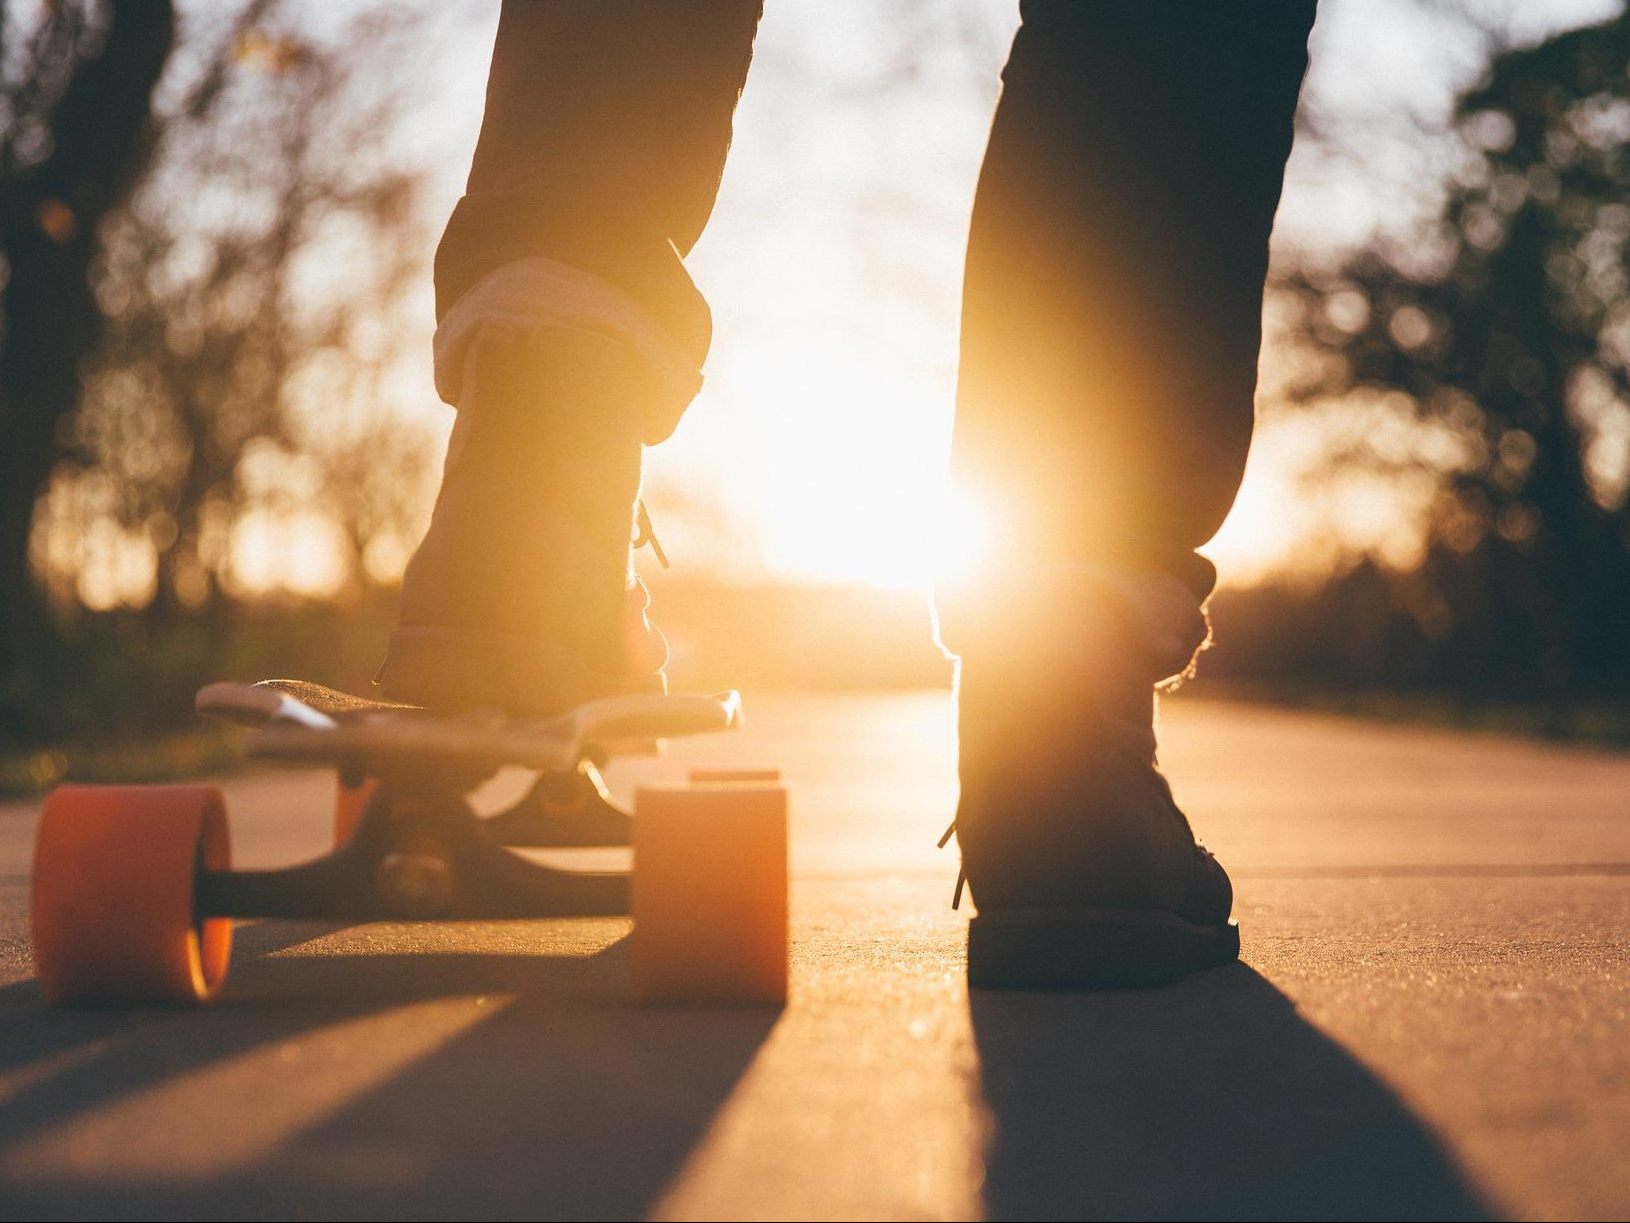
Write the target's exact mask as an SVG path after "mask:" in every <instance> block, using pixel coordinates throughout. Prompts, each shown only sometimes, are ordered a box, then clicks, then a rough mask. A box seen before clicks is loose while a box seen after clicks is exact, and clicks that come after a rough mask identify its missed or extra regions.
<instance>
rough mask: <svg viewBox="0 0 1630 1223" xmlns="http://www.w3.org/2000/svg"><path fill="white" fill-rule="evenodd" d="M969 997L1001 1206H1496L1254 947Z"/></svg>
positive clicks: (1020, 1210)
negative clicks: (1241, 956) (1223, 962)
mask: <svg viewBox="0 0 1630 1223" xmlns="http://www.w3.org/2000/svg"><path fill="white" fill-rule="evenodd" d="M969 1006H970V1009H971V1011H972V1018H973V1030H974V1039H975V1041H976V1044H977V1047H978V1050H979V1066H980V1077H981V1080H982V1087H983V1092H984V1098H985V1101H986V1103H987V1105H988V1107H989V1109H990V1112H991V1115H992V1119H993V1121H994V1125H995V1132H994V1134H993V1136H992V1140H991V1143H990V1146H989V1148H988V1150H987V1152H986V1182H985V1200H986V1204H987V1207H988V1209H989V1212H990V1215H991V1217H992V1218H997V1219H1082V1218H1089V1219H1090V1218H1129V1219H1131V1218H1167V1219H1213V1218H1215V1219H1229V1218H1255V1219H1262V1218H1284V1219H1465V1218H1490V1217H1492V1216H1493V1215H1494V1214H1495V1211H1494V1208H1493V1207H1492V1206H1491V1205H1490V1204H1489V1203H1488V1202H1486V1201H1483V1200H1482V1199H1481V1198H1480V1197H1479V1196H1478V1195H1477V1193H1476V1192H1475V1191H1474V1190H1473V1189H1472V1188H1471V1187H1470V1186H1469V1185H1468V1184H1467V1182H1466V1181H1465V1180H1464V1179H1463V1177H1462V1176H1461V1174H1460V1173H1459V1172H1458V1170H1457V1169H1456V1168H1455V1165H1454V1163H1453V1162H1452V1160H1451V1159H1450V1158H1449V1156H1448V1155H1447V1153H1446V1152H1445V1151H1444V1150H1443V1148H1442V1147H1441V1145H1440V1144H1439V1143H1438V1142H1437V1140H1436V1139H1435V1138H1434V1137H1433V1136H1432V1134H1431V1132H1430V1131H1429V1130H1428V1129H1427V1128H1426V1127H1425V1126H1424V1125H1423V1124H1422V1123H1421V1122H1420V1121H1419V1120H1417V1119H1416V1118H1415V1117H1414V1116H1413V1115H1412V1114H1411V1113H1410V1111H1409V1110H1408V1109H1407V1108H1406V1107H1405V1106H1404V1104H1403V1103H1402V1102H1401V1101H1400V1100H1399V1099H1398V1098H1397V1097H1396V1096H1395V1095H1393V1093H1392V1092H1391V1091H1389V1090H1388V1089H1387V1087H1385V1086H1384V1085H1383V1084H1382V1083H1381V1082H1380V1081H1378V1080H1377V1079H1376V1078H1375V1077H1374V1076H1373V1075H1371V1074H1370V1073H1369V1072H1368V1071H1367V1070H1365V1069H1364V1067H1363V1066H1361V1065H1360V1064H1359V1063H1358V1062H1357V1061H1355V1060H1354V1059H1353V1058H1352V1057H1351V1056H1350V1055H1349V1054H1347V1053H1346V1052H1345V1051H1343V1050H1342V1049H1341V1048H1340V1047H1339V1046H1338V1045H1336V1044H1335V1043H1334V1042H1333V1041H1331V1040H1330V1039H1329V1038H1327V1037H1325V1036H1324V1035H1322V1034H1321V1033H1320V1032H1319V1031H1318V1030H1317V1029H1315V1028H1314V1027H1313V1026H1312V1025H1310V1024H1308V1023H1306V1022H1305V1021H1303V1020H1302V1019H1301V1018H1300V1017H1299V1016H1298V1015H1297V1013H1296V1009H1295V1007H1294V1005H1293V1004H1292V1003H1291V1002H1290V1000H1289V999H1288V998H1286V997H1285V996H1284V995H1283V994H1281V993H1280V992H1279V991H1278V990H1277V989H1275V988H1274V987H1273V986H1272V985H1270V984H1269V983H1268V982H1267V981H1265V980H1264V979H1263V978H1262V977H1260V976H1259V975H1257V974H1256V973H1255V972H1253V971H1252V970H1251V969H1249V968H1247V967H1245V966H1244V965H1243V964H1236V965H1233V966H1231V967H1229V968H1225V969H1218V970H1216V971H1214V972H1209V973H1202V974H1200V975H1198V976H1196V977H1193V978H1190V979H1189V980H1188V981H1186V982H1183V983H1182V984H1180V985H1177V986H1173V987H1170V988H1167V989H1164V990H1150V991H1127V992H1115V993H1103V994H1086V995H1081V994H1075V995H1070V994H1036V993H1017V994H1014V993H1007V994H1004V993H991V992H984V991H975V992H974V993H973V994H972V995H971V996H970V1002H969Z"/></svg>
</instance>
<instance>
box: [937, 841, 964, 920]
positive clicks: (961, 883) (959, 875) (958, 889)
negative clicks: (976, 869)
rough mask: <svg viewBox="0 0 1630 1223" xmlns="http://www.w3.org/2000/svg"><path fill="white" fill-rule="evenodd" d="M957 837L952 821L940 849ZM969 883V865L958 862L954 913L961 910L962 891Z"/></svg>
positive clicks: (952, 903)
mask: <svg viewBox="0 0 1630 1223" xmlns="http://www.w3.org/2000/svg"><path fill="white" fill-rule="evenodd" d="M955 835H956V821H955V820H952V821H951V822H950V823H949V824H947V825H946V827H945V832H944V833H943V834H942V835H941V836H940V839H939V846H938V847H939V848H940V849H944V848H945V847H946V846H947V845H948V844H950V842H951V838H952V837H954V836H955ZM967 882H968V868H967V865H966V864H965V863H963V862H961V861H960V860H959V861H958V862H957V867H956V890H955V891H954V892H952V893H951V912H953V913H955V912H956V911H957V910H958V909H960V908H961V907H962V889H963V887H964V886H966V885H967Z"/></svg>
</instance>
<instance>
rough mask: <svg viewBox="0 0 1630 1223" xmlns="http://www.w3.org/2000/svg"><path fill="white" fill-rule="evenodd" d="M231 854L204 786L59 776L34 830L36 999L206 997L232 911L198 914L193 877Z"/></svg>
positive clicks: (219, 976) (225, 954)
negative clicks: (105, 782) (97, 782)
mask: <svg viewBox="0 0 1630 1223" xmlns="http://www.w3.org/2000/svg"><path fill="white" fill-rule="evenodd" d="M230 865H231V852H230V846H229V843H228V839H227V826H226V808H225V806H224V805H223V804H222V801H221V792H220V791H219V790H218V789H216V788H215V787H214V786H58V787H57V788H56V789H55V790H53V791H52V792H51V794H50V796H49V797H47V798H46V800H45V808H44V810H43V811H42V812H41V813H40V829H39V833H38V835H37V836H36V838H35V841H34V891H33V899H32V915H31V916H32V925H33V936H34V964H35V968H36V970H37V971H38V973H39V978H40V989H41V990H42V991H43V992H44V994H45V996H46V998H47V999H48V1000H49V1001H51V1002H57V1003H78V1002H202V1001H204V1000H206V999H208V998H209V997H211V996H212V995H213V994H214V993H215V992H216V991H217V990H218V989H220V987H221V983H222V982H223V981H224V980H225V979H226V966H227V960H228V958H229V957H230V956H231V952H232V922H231V919H230V918H224V917H211V918H206V919H205V920H203V921H199V920H198V919H197V915H196V913H195V912H194V903H193V893H194V880H195V877H196V873H197V871H198V870H199V869H200V868H205V869H208V870H226V869H228V867H230Z"/></svg>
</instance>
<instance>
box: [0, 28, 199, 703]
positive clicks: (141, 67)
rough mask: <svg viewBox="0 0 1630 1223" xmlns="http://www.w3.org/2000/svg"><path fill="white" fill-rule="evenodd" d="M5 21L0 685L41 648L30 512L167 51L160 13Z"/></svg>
mask: <svg viewBox="0 0 1630 1223" xmlns="http://www.w3.org/2000/svg"><path fill="white" fill-rule="evenodd" d="M16 7H18V6H13V5H6V6H5V7H4V8H0V256H3V258H4V261H5V268H4V271H5V288H4V292H3V296H0V311H3V319H0V323H3V331H0V422H3V426H0V427H3V429H4V439H5V445H4V447H0V671H3V672H4V673H7V674H9V673H10V671H11V669H12V668H13V667H15V666H16V665H18V664H19V663H20V660H22V659H24V658H26V657H28V654H29V652H30V650H31V649H32V648H33V647H35V646H37V644H38V642H37V638H38V635H39V632H40V628H41V623H42V609H41V606H40V600H39V598H38V595H37V592H36V590H35V587H34V584H33V582H32V580H31V579H30V574H29V556H28V546H29V532H30V524H31V522H32V519H33V512H34V504H35V501H36V499H37V498H38V497H39V495H40V493H41V491H42V490H43V488H44V486H45V483H46V480H47V478H48V477H49V474H50V471H51V464H52V462H53V460H54V459H55V457H56V452H57V427H58V424H59V423H60V422H61V421H62V420H63V419H64V418H65V417H66V416H67V415H68V414H69V413H70V412H72V411H73V409H74V406H75V405H76V404H77V402H78V399H79V395H78V378H79V363H80V361H81V360H82V359H83V358H84V357H85V356H86V355H87V354H88V353H89V352H90V351H91V350H92V349H93V348H94V347H95V345H96V343H97V341H98V338H99V334H100V329H99V323H100V314H99V311H98V310H97V308H96V305H95V302H94V299H93V295H92V290H91V286H90V283H89V271H90V266H91V263H92V262H93V260H94V258H95V255H96V249H97V230H98V227H99V226H100V224H101V223H102V221H103V219H104V218H105V217H106V216H107V215H108V214H109V213H110V212H112V211H113V210H115V209H117V208H118V207H119V206H120V205H121V204H123V203H124V201H125V200H126V198H127V197H128V195H129V193H130V191H131V189H132V188H133V186H134V185H135V183H136V181H137V179H138V178H139V177H140V175H141V173H142V171H143V169H144V168H145V167H146V165H147V163H148V160H149V158H150V156H151V152H152V146H153V140H152V135H153V133H152V125H151V114H152V99H153V93H154V90H155V88H156V86H157V84H158V80H159V76H160V74H161V73H162V71H163V69H164V65H165V63H166V62H167V61H168V59H169V57H170V53H171V50H172V48H173V46H174V42H175V17H174V13H173V11H172V7H171V5H170V4H169V3H167V2H166V0H135V2H133V3H125V4H109V3H97V2H96V0H77V2H76V0H63V2H61V3H57V4H51V5H45V6H42V7H41V9H40V12H39V14H38V15H37V17H35V19H34V20H33V21H32V23H31V24H30V23H28V22H20V21H19V20H18V16H17V13H16V11H15V9H16Z"/></svg>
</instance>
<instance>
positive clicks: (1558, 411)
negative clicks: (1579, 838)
mask: <svg viewBox="0 0 1630 1223" xmlns="http://www.w3.org/2000/svg"><path fill="white" fill-rule="evenodd" d="M1627 61H1630V16H1625V15H1621V16H1619V17H1617V18H1615V19H1613V20H1611V21H1608V22H1605V23H1603V24H1600V25H1597V26H1593V27H1589V28H1585V29H1578V30H1574V31H1571V32H1569V33H1565V34H1562V35H1560V36H1557V37H1554V38H1552V39H1550V40H1548V41H1546V42H1544V43H1542V44H1540V45H1538V46H1534V47H1531V48H1524V49H1518V50H1508V51H1505V52H1503V53H1501V54H1499V55H1497V56H1496V57H1495V59H1494V60H1493V62H1492V64H1491V66H1490V69H1489V72H1488V74H1487V76H1486V78H1485V79H1484V80H1483V81H1482V82H1481V83H1480V84H1479V85H1478V86H1477V87H1476V88H1474V89H1473V90H1471V91H1470V92H1468V93H1467V94H1466V95H1465V96H1464V97H1462V98H1461V99H1460V101H1459V104H1458V107H1457V110H1456V116H1455V123H1456V128H1457V131H1458V133H1459V135H1460V136H1461V138H1462V140H1463V148H1464V158H1463V161H1462V163H1461V164H1460V165H1458V166H1455V167H1452V169H1451V177H1450V181H1449V186H1448V191H1447V195H1446V198H1445V202H1444V206H1443V209H1442V212H1441V216H1440V217H1439V218H1438V220H1437V223H1436V224H1435V225H1434V226H1433V227H1431V228H1430V230H1429V231H1427V232H1424V233H1421V234H1419V235H1417V238H1416V240H1415V241H1414V242H1411V243H1394V244H1389V245H1387V246H1384V247H1382V248H1379V249H1374V250H1371V251H1368V252H1366V253H1364V254H1363V255H1361V256H1359V257H1357V258H1353V259H1350V260H1348V261H1346V262H1344V263H1343V264H1341V265H1340V266H1338V267H1334V268H1303V269H1301V270H1299V271H1297V272H1295V273H1294V274H1292V275H1290V276H1288V277H1286V278H1284V279H1283V280H1282V281H1281V282H1280V283H1279V284H1278V285H1277V286H1276V288H1277V290H1278V294H1277V295H1276V296H1277V297H1278V299H1279V302H1280V304H1281V305H1282V304H1283V303H1284V302H1286V301H1289V302H1290V303H1292V304H1293V308H1292V309H1291V311H1290V312H1289V318H1290V327H1291V330H1292V333H1293V337H1294V342H1295V344H1296V345H1297V346H1299V348H1300V350H1301V353H1300V355H1301V358H1302V360H1301V362H1300V365H1299V366H1298V372H1297V374H1296V376H1295V378H1294V380H1293V381H1292V384H1291V387H1290V390H1289V395H1290V398H1291V399H1292V400H1294V401H1296V402H1300V403H1302V404H1303V405H1325V404H1329V403H1331V402H1334V401H1341V402H1343V403H1344V404H1348V405H1359V406H1360V407H1363V406H1365V405H1367V406H1368V407H1369V408H1373V409H1374V412H1373V413H1372V414H1371V416H1370V417H1369V419H1370V420H1371V421H1372V422H1373V426H1374V427H1370V428H1366V429H1363V430H1359V431H1352V432H1350V433H1349V435H1348V437H1347V439H1346V441H1345V443H1344V444H1343V445H1341V446H1339V447H1337V448H1336V449H1335V450H1334V452H1333V453H1332V454H1331V456H1330V464H1331V466H1332V467H1340V468H1344V469H1349V470H1350V469H1351V468H1352V467H1354V466H1358V467H1362V468H1365V469H1368V470H1370V471H1373V472H1376V473H1380V474H1383V475H1386V476H1390V477H1394V478H1397V479H1407V478H1410V477H1411V476H1418V475H1419V474H1420V473H1422V472H1425V473H1428V474H1429V475H1430V476H1431V478H1432V480H1433V487H1434V489H1435V492H1434V494H1433V496H1432V499H1431V504H1430V509H1429V512H1428V520H1427V522H1426V523H1425V532H1424V547H1423V550H1422V555H1421V556H1420V559H1419V563H1418V564H1417V565H1415V566H1412V567H1410V568H1408V569H1407V571H1392V570H1384V569H1381V568H1378V567H1377V566H1375V565H1373V564H1366V565H1364V566H1361V567H1360V569H1359V570H1356V571H1354V572H1352V573H1350V574H1348V575H1347V576H1346V577H1345V578H1342V579H1339V580H1337V581H1334V582H1333V583H1332V584H1331V585H1330V586H1328V587H1327V588H1325V589H1323V590H1320V591H1303V592H1300V593H1296V592H1285V591H1279V592H1277V593H1276V594H1274V595H1273V596H1272V597H1268V596H1264V595H1260V594H1259V595H1258V596H1256V597H1255V598H1254V599H1253V598H1247V597H1238V598H1235V599H1233V600H1232V602H1233V606H1234V611H1233V612H1232V613H1231V614H1232V618H1233V619H1234V620H1235V621H1236V622H1238V623H1237V624H1235V625H1231V624H1229V623H1228V622H1227V621H1228V619H1229V617H1228V616H1223V617H1221V618H1222V619H1223V621H1224V623H1223V626H1222V627H1223V632H1224V634H1225V640H1227V642H1228V646H1229V648H1228V650H1226V651H1224V652H1222V653H1221V654H1220V655H1219V659H1218V662H1219V663H1220V664H1221V665H1222V666H1224V667H1225V668H1227V667H1228V666H1229V665H1230V664H1229V663H1228V662H1227V660H1226V658H1225V657H1224V656H1232V657H1233V658H1234V659H1235V660H1236V661H1235V662H1234V664H1233V666H1234V667H1235V668H1236V669H1251V670H1253V671H1255V672H1256V673H1257V674H1260V675H1267V674H1277V675H1280V676H1287V675H1290V674H1299V675H1302V676H1304V677H1306V676H1319V677H1323V678H1325V679H1328V680H1334V681H1336V682H1338V683H1340V684H1344V685H1345V684H1354V683H1360V684H1364V683H1367V684H1379V685H1386V686H1398V685H1411V684H1413V685H1435V686H1442V687H1448V688H1454V689H1458V690H1463V691H1471V692H1477V691H1492V690H1499V691H1506V692H1514V693H1532V694H1544V693H1559V692H1564V691H1573V692H1590V691H1601V692H1611V691H1619V692H1622V690H1623V684H1624V682H1625V681H1626V680H1627V679H1630V496H1627V492H1630V296H1627V294H1626V288H1627V285H1630V75H1627V72H1626V68H1627ZM1399 423H1402V424H1403V425H1404V426H1405V427H1403V428H1395V427H1389V426H1392V425H1397V424H1399ZM1327 474H1328V472H1327ZM1252 624H1254V625H1255V626H1256V628H1255V629H1253V628H1251V627H1249V626H1250V625H1252ZM1253 636H1256V637H1260V639H1261V640H1260V641H1259V642H1257V643H1255V644H1250V639H1251V638H1252V637H1253ZM1298 641H1301V642H1306V643H1307V648H1306V649H1304V650H1298V649H1297V648H1296V645H1295V643H1296V642H1298ZM1298 668H1300V669H1298Z"/></svg>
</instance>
